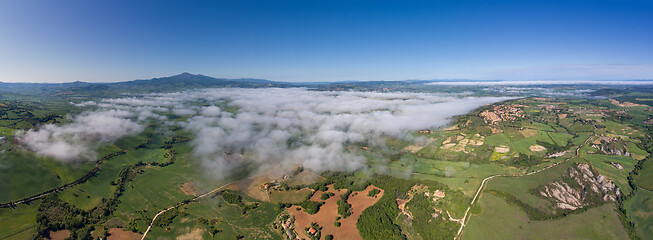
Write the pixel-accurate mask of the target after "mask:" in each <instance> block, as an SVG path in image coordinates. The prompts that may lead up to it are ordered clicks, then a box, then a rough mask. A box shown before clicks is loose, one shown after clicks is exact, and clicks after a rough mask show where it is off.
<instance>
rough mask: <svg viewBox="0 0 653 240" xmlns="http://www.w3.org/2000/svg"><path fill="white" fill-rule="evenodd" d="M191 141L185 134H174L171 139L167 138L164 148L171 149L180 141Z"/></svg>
mask: <svg viewBox="0 0 653 240" xmlns="http://www.w3.org/2000/svg"><path fill="white" fill-rule="evenodd" d="M188 141H190V138H188V137H186V136H183V135H175V136H172V137H171V138H170V139H169V140H166V141H165V142H164V145H163V148H165V149H171V148H172V147H173V146H174V145H175V144H178V143H185V142H188Z"/></svg>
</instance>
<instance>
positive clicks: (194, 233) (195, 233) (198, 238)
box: [177, 228, 204, 240]
mask: <svg viewBox="0 0 653 240" xmlns="http://www.w3.org/2000/svg"><path fill="white" fill-rule="evenodd" d="M203 233H204V230H202V229H199V228H194V229H193V230H191V231H190V232H188V233H185V234H182V235H179V236H177V240H202V239H203V238H202V234H203Z"/></svg>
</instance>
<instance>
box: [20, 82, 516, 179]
mask: <svg viewBox="0 0 653 240" xmlns="http://www.w3.org/2000/svg"><path fill="white" fill-rule="evenodd" d="M507 99H509V98H506V97H462V96H459V95H451V94H427V93H380V92H322V91H309V90H307V89H303V88H290V89H280V88H272V89H270V88H266V89H230V88H221V89H203V90H194V91H185V92H178V93H162V94H147V95H139V96H132V97H124V98H112V99H103V100H100V101H97V102H83V103H78V104H76V105H77V106H79V107H87V108H89V110H88V111H87V112H84V113H82V114H80V115H79V116H74V117H71V120H72V121H71V123H70V124H66V125H62V126H57V125H45V126H42V127H41V128H39V129H38V130H30V131H27V132H24V133H21V135H20V136H19V141H20V142H21V143H23V144H24V145H25V146H26V147H27V148H29V149H30V150H32V151H34V152H35V153H37V154H40V155H43V156H50V157H54V158H56V159H59V160H61V161H94V160H96V159H97V153H96V152H95V151H96V149H97V148H98V146H99V145H100V144H102V143H112V142H114V141H116V140H117V139H119V138H120V137H122V136H126V135H130V134H138V133H140V132H142V131H143V129H144V128H145V126H146V124H147V123H148V122H149V121H155V122H158V123H161V124H163V125H167V126H179V127H182V128H183V129H184V130H187V131H189V132H190V133H191V134H192V139H193V140H192V141H191V142H190V144H191V145H192V147H193V152H192V154H193V155H194V156H196V157H197V159H199V161H201V164H202V166H203V167H204V169H206V170H207V172H208V173H209V175H211V176H214V177H216V178H222V177H224V176H225V174H226V173H228V172H229V171H230V170H232V169H233V168H235V167H238V166H240V165H241V164H243V163H244V162H245V161H253V162H254V163H256V164H257V165H259V166H261V167H262V168H265V167H270V166H282V167H290V166H295V165H298V164H301V165H303V166H304V167H306V168H309V169H312V170H314V171H317V172H321V171H325V170H356V169H360V168H364V167H365V161H366V159H365V158H364V157H362V156H360V155H358V154H355V153H352V152H350V151H348V150H347V148H346V146H348V145H350V144H354V143H358V144H362V145H370V146H378V145H383V144H384V139H385V137H386V136H393V137H397V138H401V139H405V140H410V141H419V140H420V139H414V138H413V135H412V134H411V133H412V132H414V131H416V130H420V129H429V128H438V127H442V126H444V125H446V124H447V123H449V122H450V121H451V117H453V116H455V115H460V114H465V113H467V112H469V111H471V110H473V109H475V108H478V107H480V106H482V105H485V104H489V103H494V102H498V101H503V100H507ZM177 118H179V119H182V120H179V119H177Z"/></svg>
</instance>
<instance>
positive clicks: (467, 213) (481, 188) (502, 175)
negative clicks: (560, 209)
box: [454, 135, 594, 240]
mask: <svg viewBox="0 0 653 240" xmlns="http://www.w3.org/2000/svg"><path fill="white" fill-rule="evenodd" d="M593 136H594V135H590V136H589V137H588V138H587V139H586V140H585V142H583V144H581V145H580V146H578V148H577V149H576V155H575V156H572V157H569V158H567V159H565V160H564V161H562V162H557V163H554V164H552V165H551V166H548V167H545V168H542V169H540V170H537V171H533V172H529V173H526V174H522V175H509V174H497V175H492V176H489V177H486V178H485V179H483V181H482V182H481V186H479V187H478V191H476V194H475V195H474V198H472V201H471V203H470V204H469V207H467V210H466V211H465V215H464V216H463V218H462V222H461V224H460V229H458V233H457V234H456V237H454V240H456V239H460V237H461V234H462V232H463V228H465V226H466V225H467V222H469V218H471V215H470V214H469V210H470V209H471V208H472V206H473V205H474V204H475V203H476V202H477V201H478V199H479V198H480V196H481V193H482V192H483V190H484V189H485V186H487V183H488V182H489V181H490V179H492V178H495V177H523V176H529V175H533V174H536V173H539V172H542V171H544V170H547V169H550V168H552V167H555V166H558V165H559V164H561V163H565V162H567V161H569V160H570V159H572V158H574V157H578V156H580V149H581V148H582V147H583V146H584V145H585V144H587V141H589V140H590V139H591V138H592V137H593Z"/></svg>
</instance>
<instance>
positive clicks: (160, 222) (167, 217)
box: [152, 208, 188, 228]
mask: <svg viewBox="0 0 653 240" xmlns="http://www.w3.org/2000/svg"><path fill="white" fill-rule="evenodd" d="M186 215H188V214H187V213H184V212H179V210H177V208H173V209H170V210H168V211H166V212H164V213H163V214H161V215H159V217H157V218H156V220H155V221H154V223H152V225H154V226H159V227H162V228H165V227H167V226H168V225H170V224H171V223H172V221H173V220H174V219H175V218H176V217H177V216H181V217H183V216H186Z"/></svg>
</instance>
